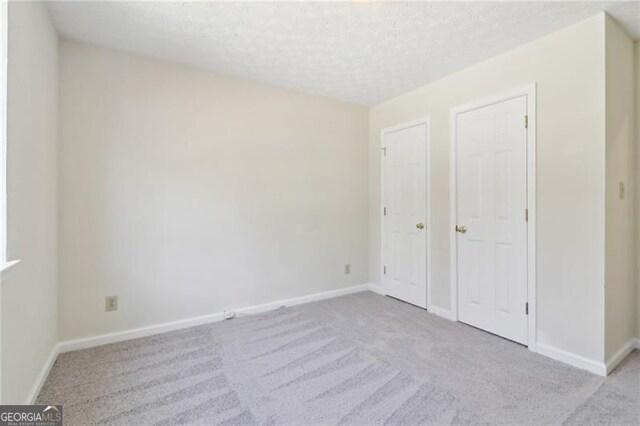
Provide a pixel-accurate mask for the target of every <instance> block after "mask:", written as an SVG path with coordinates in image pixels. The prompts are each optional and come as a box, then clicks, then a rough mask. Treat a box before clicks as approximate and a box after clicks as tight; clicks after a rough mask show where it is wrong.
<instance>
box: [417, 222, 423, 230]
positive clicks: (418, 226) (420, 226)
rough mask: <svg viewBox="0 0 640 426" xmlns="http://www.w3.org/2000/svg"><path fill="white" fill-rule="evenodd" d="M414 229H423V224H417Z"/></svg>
mask: <svg viewBox="0 0 640 426" xmlns="http://www.w3.org/2000/svg"><path fill="white" fill-rule="evenodd" d="M416 228H418V229H424V223H418V224H416Z"/></svg>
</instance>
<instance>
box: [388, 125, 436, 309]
mask: <svg viewBox="0 0 640 426" xmlns="http://www.w3.org/2000/svg"><path fill="white" fill-rule="evenodd" d="M422 124H424V125H425V126H426V128H427V131H426V138H425V141H424V143H425V157H426V158H425V162H424V167H425V189H426V192H427V193H426V194H425V203H426V206H425V212H426V217H425V218H424V225H425V229H426V237H427V258H426V265H427V271H426V279H427V300H425V306H426V307H427V310H429V306H430V305H429V302H430V301H431V300H432V298H431V164H430V163H431V117H429V116H424V117H421V118H418V119H415V120H411V121H407V122H404V123H401V124H398V125H395V126H392V127H386V128H384V129H382V130H381V131H380V210H379V211H380V212H381V213H383V209H384V207H385V193H384V178H385V173H384V168H385V167H384V166H385V164H384V157H385V155H386V152H385V138H386V136H387V135H388V134H390V133H394V132H397V131H399V130H404V129H409V128H411V127H415V126H419V125H422ZM384 248H385V238H384V213H383V214H382V215H380V277H381V282H382V292H383V293H384V294H385V295H388V293H387V284H386V279H385V273H384V267H385V262H384V257H385V252H384Z"/></svg>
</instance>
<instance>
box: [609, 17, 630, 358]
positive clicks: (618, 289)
mask: <svg viewBox="0 0 640 426" xmlns="http://www.w3.org/2000/svg"><path fill="white" fill-rule="evenodd" d="M605 41H606V68H605V75H606V122H605V126H606V139H607V140H606V231H605V232H606V238H605V360H609V359H610V358H611V357H612V356H613V355H615V354H616V353H617V352H618V351H620V350H621V349H622V348H623V347H624V346H625V345H627V344H628V343H629V341H630V340H631V339H633V338H634V337H635V310H636V301H635V282H634V277H635V271H634V269H635V262H634V254H635V253H634V240H633V230H634V223H633V221H634V213H635V208H634V202H635V200H634V198H635V197H634V182H633V177H634V163H635V158H634V155H633V154H634V152H635V151H634V135H635V128H634V127H635V116H634V97H635V94H634V75H633V73H634V66H635V64H634V45H633V41H632V40H631V39H630V38H629V37H628V36H627V34H626V33H625V31H624V30H623V29H622V28H621V27H620V26H619V25H618V24H617V23H616V22H615V21H614V20H613V19H611V18H610V17H608V16H607V18H606V20H605ZM621 183H623V184H624V185H625V186H626V187H628V190H625V194H624V199H621V196H620V184H621Z"/></svg>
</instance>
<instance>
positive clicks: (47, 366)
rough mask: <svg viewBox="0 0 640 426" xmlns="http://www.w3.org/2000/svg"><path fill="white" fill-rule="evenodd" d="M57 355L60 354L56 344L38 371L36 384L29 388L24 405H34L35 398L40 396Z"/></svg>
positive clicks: (58, 346)
mask: <svg viewBox="0 0 640 426" xmlns="http://www.w3.org/2000/svg"><path fill="white" fill-rule="evenodd" d="M59 353H60V345H59V344H58V343H56V344H55V345H54V346H53V348H52V349H51V353H50V354H49V357H48V358H47V360H46V361H45V363H44V365H43V366H42V369H41V370H40V374H38V377H37V378H36V382H35V383H34V385H33V387H32V388H31V391H30V392H29V394H28V395H27V399H26V400H25V401H24V403H25V405H32V404H35V403H36V398H38V395H39V394H40V389H42V385H44V382H45V381H46V380H47V377H49V372H50V371H51V367H53V363H54V362H56V358H57V357H58V354H59Z"/></svg>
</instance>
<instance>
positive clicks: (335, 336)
mask: <svg viewBox="0 0 640 426" xmlns="http://www.w3.org/2000/svg"><path fill="white" fill-rule="evenodd" d="M38 403H39V404H49V403H51V404H63V406H64V416H65V424H69V425H88V424H120V425H138V424H140V425H142V424H221V425H236V424H237V425H245V424H247V425H251V424H265V425H303V424H330V425H338V424H346V425H348V424H362V425H365V424H366V425H374V424H411V425H414V424H415V425H417V424H505V425H507V424H508V425H514V424H535V425H547V424H570V425H574V424H580V425H584V424H634V425H637V424H640V353H638V351H635V352H634V353H632V354H631V355H630V356H629V357H627V359H626V360H625V361H624V362H623V363H622V364H621V365H620V366H619V367H618V368H617V369H616V370H615V371H614V372H613V373H612V374H611V375H610V376H609V377H608V378H606V379H605V378H602V377H598V376H595V375H593V374H590V373H587V372H585V371H582V370H578V369H575V368H572V367H569V366H567V365H564V364H562V363H559V362H556V361H553V360H551V359H548V358H546V357H543V356H540V355H536V354H534V353H531V352H529V351H528V350H527V349H526V348H525V347H523V346H520V345H517V344H515V343H512V342H509V341H506V340H504V339H501V338H499V337H496V336H493V335H491V334H489V333H485V332H482V331H480V330H476V329H474V328H472V327H469V326H466V325H464V324H461V323H455V322H451V321H447V320H444V319H442V318H439V317H436V316H434V315H432V314H429V313H427V312H425V311H423V310H421V309H418V308H416V307H413V306H411V305H408V304H405V303H402V302H399V301H396V300H393V299H391V298H387V297H383V296H379V295H377V294H373V293H369V292H366V293H359V294H354V295H350V296H344V297H339V298H335V299H330V300H325V301H321V302H315V303H309V304H305V305H300V306H296V307H291V308H281V309H278V310H276V311H273V312H269V313H266V314H262V315H257V316H247V317H241V318H236V319H234V320H231V321H225V322H222V323H216V324H210V325H204V326H199V327H193V328H190V329H186V330H181V331H175V332H171V333H165V334H161V335H157V336H153V337H147V338H142V339H136V340H130V341H127V342H121V343H115V344H110V345H105V346H101V347H97V348H92V349H86V350H81V351H76V352H69V353H65V354H61V355H60V356H59V357H58V359H57V360H56V362H55V365H54V366H53V369H52V371H51V374H50V376H49V378H48V379H47V381H46V383H45V385H44V387H43V389H42V391H41V393H40V395H39V397H38Z"/></svg>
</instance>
